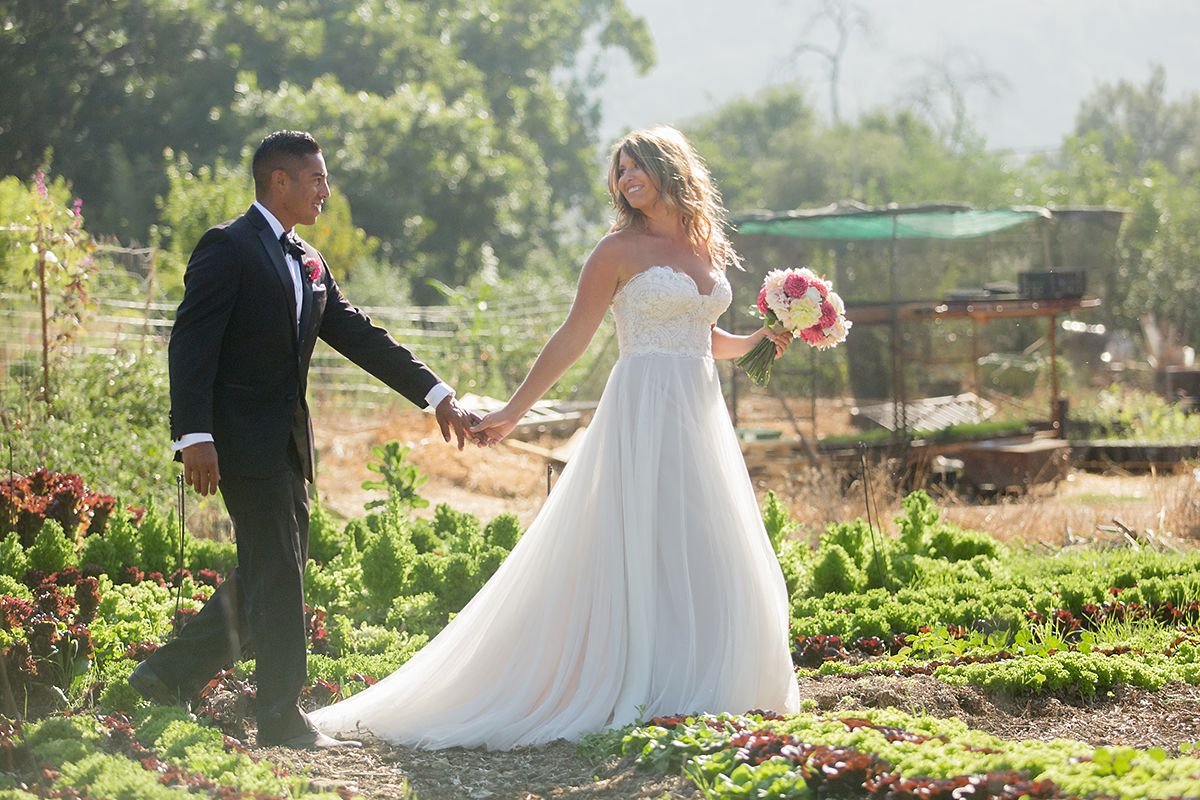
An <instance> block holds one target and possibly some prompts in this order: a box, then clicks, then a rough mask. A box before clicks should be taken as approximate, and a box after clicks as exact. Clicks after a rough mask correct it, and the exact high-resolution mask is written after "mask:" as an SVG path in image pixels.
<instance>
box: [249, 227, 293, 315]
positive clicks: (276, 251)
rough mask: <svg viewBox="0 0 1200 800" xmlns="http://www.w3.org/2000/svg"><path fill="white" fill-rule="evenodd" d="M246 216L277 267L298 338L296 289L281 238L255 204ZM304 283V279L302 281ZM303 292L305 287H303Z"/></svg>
mask: <svg viewBox="0 0 1200 800" xmlns="http://www.w3.org/2000/svg"><path fill="white" fill-rule="evenodd" d="M246 216H247V217H249V218H250V220H251V222H253V223H254V227H256V228H258V238H259V241H261V242H262V246H263V250H264V251H266V254H267V259H268V260H269V261H270V263H271V266H272V267H274V269H275V275H276V277H278V278H279V288H280V289H282V290H283V301H284V305H286V306H287V310H288V319H289V320H291V321H292V333H293V338H296V332H297V329H298V325H297V320H296V289H295V284H294V283H292V274H291V271H290V270H289V269H288V265H287V261H285V260H284V258H283V248H282V247H280V246H279V240H278V239H277V238H276V237H275V234H274V232H272V230H271V226H270V225H268V224H267V221H266V219H264V218H263V215H262V214H260V213H258V209H257V208H255V207H254V206H251V207H250V210H249V211H247V212H246ZM301 283H303V281H301ZM301 292H303V289H301Z"/></svg>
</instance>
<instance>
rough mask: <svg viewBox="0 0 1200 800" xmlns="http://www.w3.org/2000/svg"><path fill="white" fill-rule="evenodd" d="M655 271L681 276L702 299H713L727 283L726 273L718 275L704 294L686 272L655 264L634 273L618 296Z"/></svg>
mask: <svg viewBox="0 0 1200 800" xmlns="http://www.w3.org/2000/svg"><path fill="white" fill-rule="evenodd" d="M654 270H666V271H667V272H672V273H674V274H676V275H680V276H682V277H684V278H686V279H687V281H688V283H690V284H691V285H692V288H693V289H695V290H696V294H697V295H699V296H700V297H712V296H713V294H714V293H715V292H716V291H717V288H718V287H719V286H720V285H721V284H722V283H724V282H725V273H724V272H720V273H718V275H717V279H716V280H715V281H714V282H713V287H712V288H711V289H709V290H708V291H707V292H702V291H700V284H698V283H696V279H695V278H693V277H692V276H691V275H689V274H687V273H686V272H684V271H683V270H681V269H675V268H674V267H671V266H667V265H666V264H654V265H653V266H649V267H646V268H645V269H644V270H642V271H641V272H636V273H634V275H633V277H631V278H630V279H629V280H627V281H625V283H623V284H621V286H620V288H618V289H617V295H620V294H621V293H622V292H624V291H625V287H626V286H628V285H629V284H631V283H633V282H634V281H636V280H637V279H638V278H640V277H642V276H643V275H645V274H646V273H648V272H653V271H654ZM614 298H615V295H614Z"/></svg>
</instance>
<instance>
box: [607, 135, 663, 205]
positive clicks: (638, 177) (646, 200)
mask: <svg viewBox="0 0 1200 800" xmlns="http://www.w3.org/2000/svg"><path fill="white" fill-rule="evenodd" d="M617 189H618V190H619V191H620V192H621V196H622V197H624V198H625V202H626V203H629V205H630V206H632V207H633V208H636V209H637V210H638V211H641V212H643V213H645V211H646V210H647V209H649V208H652V207H653V206H654V204H655V203H656V202H657V201H658V198H659V191H658V186H657V185H655V183H654V179H653V178H652V177H650V174H649V173H648V172H646V170H645V169H644V168H643V167H642V165H641V164H640V163H639V162H638V160H637V159H636V158H634V157H633V156H631V155H630V154H629V153H627V152H625V151H624V150H622V151H621V153H620V155H619V156H618V158H617Z"/></svg>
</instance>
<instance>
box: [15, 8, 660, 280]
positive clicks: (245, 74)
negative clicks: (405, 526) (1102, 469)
mask: <svg viewBox="0 0 1200 800" xmlns="http://www.w3.org/2000/svg"><path fill="white" fill-rule="evenodd" d="M593 43H599V45H600V46H601V47H619V48H622V49H624V50H626V51H627V52H629V53H630V55H631V57H632V58H633V60H634V62H635V63H636V64H639V65H641V66H643V67H645V66H647V65H648V64H649V63H650V61H651V60H652V57H653V56H652V46H651V44H650V40H649V35H648V32H647V29H646V27H645V23H644V22H643V21H642V20H640V19H638V18H637V17H635V16H633V15H632V14H631V13H630V11H629V9H628V7H627V6H626V4H625V0H505V1H504V2H501V3H497V2H494V0H294V2H289V3H286V4H275V3H271V4H267V3H264V2H245V0H111V1H110V2H105V3H93V2H89V1H88V0H50V2H46V0H37V2H35V1H34V0H0V68H2V69H3V70H4V75H5V81H4V83H3V85H0V173H4V172H9V173H11V172H17V173H18V174H28V171H29V170H30V169H31V166H30V165H32V164H34V163H36V162H37V161H38V160H39V159H40V158H41V156H42V154H43V153H44V152H45V151H47V150H53V151H54V152H55V154H56V155H55V158H56V163H57V164H58V166H59V168H60V169H62V170H63V171H64V173H66V174H68V175H70V176H71V177H72V178H73V179H74V183H75V185H76V186H77V187H78V189H79V191H80V192H81V193H82V194H83V195H84V196H85V197H88V198H89V202H90V203H93V204H94V205H95V207H97V208H100V209H101V210H102V212H103V213H99V214H97V215H96V216H95V218H94V219H93V220H92V221H93V223H94V225H95V226H96V228H97V230H100V231H105V232H110V233H116V234H118V235H120V236H121V237H122V238H125V239H130V238H133V239H141V238H144V237H146V236H148V234H149V231H150V228H151V225H152V224H154V223H156V222H157V221H158V213H159V211H158V207H157V206H156V204H155V198H156V197H165V196H166V195H167V193H168V191H169V189H170V187H169V178H168V175H167V168H166V166H167V158H168V156H167V155H166V152H167V151H168V150H170V151H171V153H173V154H185V155H186V156H187V157H188V159H189V160H190V162H191V163H192V164H195V165H197V167H200V166H210V167H212V166H213V165H215V164H217V163H218V161H223V162H224V163H226V164H234V163H238V161H239V160H240V159H241V158H242V157H243V154H244V148H245V147H246V145H247V144H248V143H251V142H253V141H255V140H256V137H258V136H261V135H262V134H263V133H266V132H267V131H269V130H273V129H277V128H280V127H301V126H302V125H310V126H312V127H314V128H319V129H320V130H321V131H322V133H323V134H324V135H323V136H322V137H321V138H322V141H323V142H324V143H325V145H326V147H327V149H328V150H329V152H328V153H327V155H328V156H329V160H330V161H331V167H332V168H333V169H335V170H341V174H343V175H348V176H353V177H355V178H362V180H356V181H352V182H351V181H347V182H345V183H344V184H343V191H344V192H345V194H346V196H347V197H348V198H349V199H350V201H351V203H352V204H353V207H354V209H355V212H356V213H359V211H360V210H361V213H362V215H364V219H363V221H362V223H361V224H362V225H363V227H364V228H365V229H366V230H367V231H369V233H370V234H371V235H373V236H377V237H379V238H380V239H381V241H382V242H383V246H384V248H385V250H384V254H385V255H386V254H387V252H386V249H387V248H391V249H392V250H393V251H395V253H396V254H397V256H398V257H403V258H404V259H405V260H406V267H409V266H412V265H414V264H415V265H416V266H417V270H416V272H417V274H418V275H419V276H426V275H428V276H430V277H439V278H443V279H446V280H451V281H453V280H457V279H459V278H460V277H461V275H462V274H465V273H467V272H469V271H470V270H471V269H472V261H473V258H474V256H475V253H477V252H478V247H479V246H480V241H481V238H482V237H483V236H484V234H482V233H480V232H478V231H476V230H473V229H472V228H471V227H470V226H473V225H481V224H491V223H498V224H501V225H508V226H509V227H508V229H507V230H502V231H501V232H500V233H499V234H498V240H499V242H498V246H497V248H496V250H497V252H498V253H501V252H502V250H503V249H504V246H505V245H506V243H507V242H512V241H516V240H517V239H518V238H520V237H528V238H530V239H531V240H533V241H534V242H535V243H542V244H545V243H549V244H550V245H553V244H554V243H556V242H557V240H558V238H559V232H558V230H557V229H556V227H555V225H556V223H557V222H558V221H559V220H560V219H561V218H562V217H563V216H564V214H566V213H567V211H568V210H571V209H576V208H579V207H584V208H588V207H592V204H594V203H595V202H596V197H597V193H596V191H595V186H596V184H597V182H596V179H595V178H596V176H595V165H594V161H595V146H596V141H595V137H596V128H597V125H598V113H597V110H596V101H595V96H594V91H593V90H594V88H595V87H594V80H595V77H596V76H595V74H594V73H592V72H589V71H587V70H586V69H584V68H583V65H581V63H580V59H581V55H582V54H583V53H584V52H585V51H586V48H587V47H588V46H591V45H592V44H593ZM44 97H55V98H62V99H63V102H61V103H53V104H48V103H45V102H44V100H43V98H44ZM331 101H336V105H334V104H331ZM318 112H319V113H318ZM372 115H373V116H372ZM334 119H336V120H340V121H344V122H350V123H354V124H353V125H351V126H350V127H348V128H345V129H342V128H339V127H338V126H335V125H333V124H330V121H331V120H334ZM392 124H394V125H395V127H393V128H392V129H391V130H390V131H389V130H388V129H387V128H388V126H389V125H392ZM460 127H461V128H462V130H459V128H460ZM367 132H369V134H370V135H366V133H367ZM392 139H406V140H408V141H399V142H395V141H391V140H392ZM376 145H379V146H382V147H383V152H385V153H389V154H391V155H393V156H395V157H404V158H413V159H421V158H426V157H428V158H430V159H432V162H426V163H420V162H411V163H409V162H401V161H390V160H388V159H376V157H375V156H376V153H377V151H376V150H374V149H370V148H374V147H375V146H376ZM457 148H463V149H457ZM171 157H174V156H171ZM367 162H372V163H374V164H375V165H376V166H375V168H374V169H373V170H368V169H366V168H362V167H360V166H359V165H362V164H364V163H367ZM347 165H351V166H350V169H349V170H347V169H346V166H347ZM476 170H481V171H482V174H478V175H477V174H474V173H475V171H476ZM509 172H511V173H514V174H516V175H518V176H520V177H519V179H517V180H508V179H506V177H505V174H504V173H509ZM368 173H370V174H368ZM467 173H470V174H467ZM335 174H336V173H335ZM517 192H521V193H526V194H528V195H536V196H537V197H536V199H529V200H526V199H524V198H522V197H519V196H518V195H517V194H516V193H517ZM397 195H409V196H410V197H411V198H412V202H409V201H408V200H405V199H403V198H397V197H396V196H397ZM489 205H490V206H492V207H494V209H495V211H494V212H491V213H487V212H486V211H485V207H486V206H489ZM397 211H400V212H404V213H395V212H397ZM464 212H467V213H464ZM414 238H415V240H416V241H417V242H418V244H417V246H416V247H415V248H414V246H413V245H412V240H413V239H414ZM520 253H521V250H520V248H516V249H515V250H514V252H513V255H514V256H515V257H518V258H519V256H520Z"/></svg>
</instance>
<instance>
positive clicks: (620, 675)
mask: <svg viewBox="0 0 1200 800" xmlns="http://www.w3.org/2000/svg"><path fill="white" fill-rule="evenodd" d="M731 296H732V293H731V291H730V288H729V284H728V282H727V281H726V280H725V278H724V277H723V276H722V277H721V279H720V280H719V281H718V282H717V284H716V287H715V288H714V289H713V291H712V293H711V294H710V295H704V294H701V293H700V292H699V290H698V289H697V287H696V284H695V283H694V282H693V281H692V279H691V278H690V277H688V276H687V275H686V274H684V273H682V272H678V271H675V270H673V269H671V268H670V267H651V268H650V269H648V270H646V271H644V272H642V273H639V274H638V275H635V276H634V278H633V279H631V280H630V281H629V282H628V283H626V284H625V285H624V286H623V287H622V288H621V289H620V290H619V291H618V292H617V296H616V298H615V299H614V301H613V313H614V316H615V319H616V325H617V335H618V339H619V342H620V347H621V357H620V359H619V360H618V361H617V363H616V365H615V366H614V367H613V371H612V374H611V376H610V377H609V380H608V385H607V386H606V387H605V390H604V394H603V396H602V397H601V399H600V404H599V406H598V407H597V408H596V413H595V417H594V418H593V420H592V424H591V426H590V427H589V428H588V430H587V433H586V435H585V438H584V441H583V442H582V443H581V445H580V447H579V448H578V450H577V451H576V453H575V455H573V456H572V458H571V461H570V463H569V464H568V465H567V468H566V469H565V470H563V473H562V475H561V476H560V478H559V480H558V482H557V484H556V485H555V487H554V490H553V491H552V492H551V494H550V496H549V498H547V500H546V503H545V505H544V506H543V507H542V509H541V511H540V512H539V514H538V516H537V518H536V519H535V520H534V522H533V524H532V525H530V527H529V529H528V530H527V531H526V533H525V535H524V536H523V537H522V538H521V540H520V541H519V542H518V543H517V546H516V547H515V548H514V549H513V551H512V553H511V554H510V555H509V556H508V558H507V559H506V560H505V562H504V563H503V564H502V565H501V566H500V569H499V570H497V572H496V574H495V575H494V576H492V578H491V580H489V581H488V582H487V584H486V585H485V586H484V587H483V588H482V589H481V590H480V591H479V593H478V594H477V595H476V596H475V597H474V598H473V599H472V600H471V602H470V603H468V604H467V606H466V607H465V608H464V609H463V610H462V611H461V612H460V613H459V614H458V615H457V616H456V617H455V618H454V619H453V620H451V622H450V624H449V625H447V626H446V627H445V629H443V630H442V632H441V633H439V634H438V635H437V636H436V637H435V638H434V639H433V640H432V641H430V642H429V644H427V645H426V646H425V647H424V648H423V649H422V650H421V651H420V652H419V653H417V654H416V655H415V656H414V657H413V658H412V659H411V660H410V661H409V662H407V663H406V664H405V665H404V666H402V667H401V668H400V669H398V670H396V672H394V673H392V674H391V675H390V676H388V677H387V678H385V679H384V680H381V681H380V682H379V683H377V684H376V685H374V686H372V687H371V688H369V689H366V690H364V691H362V692H360V693H359V694H356V695H354V696H352V697H350V698H348V699H346V700H343V701H341V702H340V703H336V704H334V705H332V706H328V707H326V708H323V709H319V710H317V711H316V712H314V713H313V714H311V718H312V721H313V722H314V723H315V724H316V726H317V727H318V728H319V729H320V730H322V731H324V732H326V733H329V734H343V735H354V734H355V733H358V732H367V731H369V732H370V733H371V734H373V735H375V736H376V737H379V738H381V739H384V740H387V741H390V742H393V743H395V744H400V745H412V746H417V747H423V748H430V749H435V748H442V747H452V746H463V747H477V746H485V747H488V748H491V749H506V748H511V747H517V746H521V745H533V744H541V743H544V742H549V741H552V740H555V739H572V740H574V739H578V738H579V737H581V736H583V735H584V734H587V733H592V732H595V731H599V730H603V729H605V728H608V727H612V726H620V725H625V724H628V723H631V722H634V721H636V720H638V719H649V718H651V717H654V716H661V715H669V714H677V713H692V712H721V711H728V712H734V713H739V712H744V711H748V710H752V709H771V710H775V711H778V712H794V711H796V710H797V707H798V704H799V700H798V692H797V685H796V680H795V674H794V672H793V669H792V662H791V657H790V653H789V637H788V598H787V591H786V589H785V587H784V581H783V575H782V573H781V572H780V569H779V564H778V563H777V561H776V560H775V556H774V554H773V553H772V551H771V548H770V543H769V541H768V539H767V535H766V531H765V529H764V528H763V524H762V518H761V516H760V512H759V509H758V505H757V503H756V500H755V496H754V491H753V488H752V486H751V483H750V479H749V476H748V475H747V473H746V467H745V462H744V461H743V460H742V454H741V450H740V448H739V447H738V442H737V438H736V436H735V434H734V431H733V427H732V425H731V424H730V420H729V414H728V412H727V411H726V409H725V403H724V401H723V399H722V396H721V388H720V383H719V380H718V376H717V369H716V367H715V365H714V362H713V359H712V344H711V330H710V326H711V325H713V324H714V323H715V322H716V320H717V318H718V317H719V316H720V315H721V313H722V312H723V311H724V310H725V309H726V308H727V307H728V306H729V303H730V301H731Z"/></svg>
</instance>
